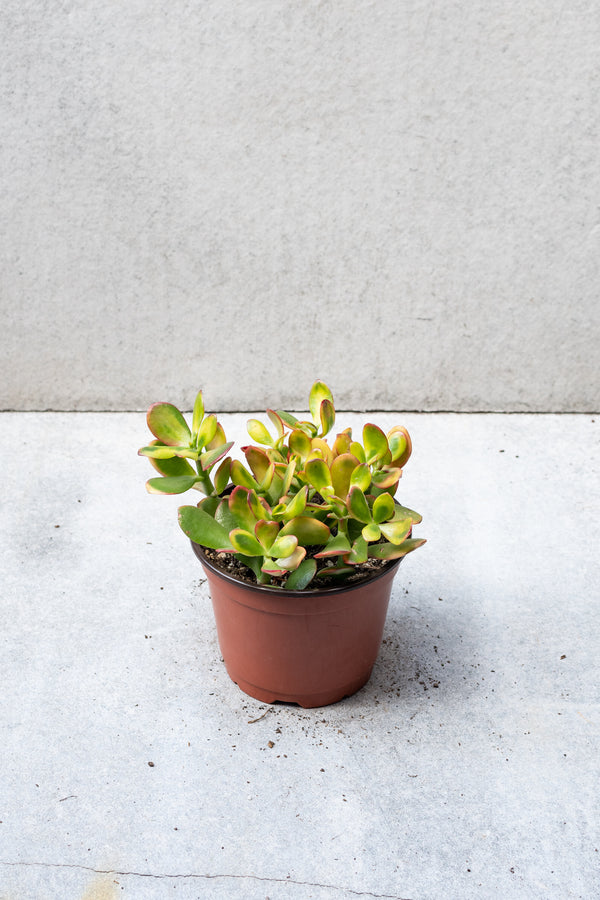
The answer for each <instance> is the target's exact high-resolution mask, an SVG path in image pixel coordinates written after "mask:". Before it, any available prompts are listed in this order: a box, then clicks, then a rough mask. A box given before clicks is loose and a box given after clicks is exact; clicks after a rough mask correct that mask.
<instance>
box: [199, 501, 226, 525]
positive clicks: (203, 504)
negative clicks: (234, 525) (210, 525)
mask: <svg viewBox="0 0 600 900" xmlns="http://www.w3.org/2000/svg"><path fill="white" fill-rule="evenodd" d="M219 502H220V501H219V498H218V497H204V498H203V499H202V500H201V501H200V503H198V504H197V505H198V507H199V508H200V509H203V510H204V512H207V513H208V514H209V516H212V517H213V519H214V517H215V513H216V512H217V507H218V506H219ZM221 524H222V523H221Z"/></svg>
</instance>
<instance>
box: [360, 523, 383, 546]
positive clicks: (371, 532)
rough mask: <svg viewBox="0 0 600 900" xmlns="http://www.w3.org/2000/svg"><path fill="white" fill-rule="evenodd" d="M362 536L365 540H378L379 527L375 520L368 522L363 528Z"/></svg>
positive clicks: (379, 534)
mask: <svg viewBox="0 0 600 900" xmlns="http://www.w3.org/2000/svg"><path fill="white" fill-rule="evenodd" d="M362 536H363V537H364V539H365V541H369V542H372V541H378V540H379V538H380V537H381V529H380V527H379V525H377V524H376V523H375V522H370V523H369V524H368V525H365V527H364V528H363V530H362Z"/></svg>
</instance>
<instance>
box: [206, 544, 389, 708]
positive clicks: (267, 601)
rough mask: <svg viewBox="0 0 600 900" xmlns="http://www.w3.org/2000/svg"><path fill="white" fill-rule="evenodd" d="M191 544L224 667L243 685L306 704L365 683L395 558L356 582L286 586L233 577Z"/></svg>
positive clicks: (253, 692)
mask: <svg viewBox="0 0 600 900" xmlns="http://www.w3.org/2000/svg"><path fill="white" fill-rule="evenodd" d="M192 547H193V550H194V553H195V554H196V556H197V557H198V559H199V560H200V562H201V563H202V567H203V569H204V572H205V574H206V577H207V579H208V584H209V588H210V596H211V600H212V605H213V610H214V614H215V621H216V625H217V636H218V639H219V646H220V648H221V653H222V655H223V660H224V662H225V667H226V669H227V672H228V674H229V677H230V678H231V679H232V681H234V682H235V683H236V684H237V685H238V686H239V687H240V688H241V689H242V691H244V692H245V693H246V694H249V695H250V696H251V697H254V698H255V699H256V700H261V701H262V702H263V703H274V702H275V701H283V702H286V703H297V704H299V705H300V706H303V707H305V708H309V707H315V706H327V705H328V704H330V703H335V702H336V701H338V700H341V699H342V698H344V697H348V696H350V695H351V694H354V693H356V691H358V690H360V688H361V687H363V686H364V685H365V684H366V683H367V681H368V680H369V678H370V676H371V671H372V669H373V666H374V664H375V660H376V659H377V654H378V653H379V648H380V646H381V639H382V637H383V629H384V625H385V618H386V614H387V609H388V604H389V600H390V594H391V589H392V582H393V580H394V575H395V574H396V571H397V569H398V566H399V564H400V563H401V562H402V560H401V559H398V560H395V561H393V562H391V563H390V564H389V565H388V566H387V567H386V568H385V569H383V570H381V571H380V572H377V573H376V574H374V575H373V576H372V577H371V578H369V579H368V580H365V581H362V582H360V583H358V584H354V585H345V586H343V587H333V588H320V589H318V590H304V591H285V590H282V589H281V588H273V587H269V586H266V585H252V584H248V583H246V582H242V581H238V580H237V579H235V578H233V577H232V576H231V575H229V574H228V573H227V572H225V571H223V570H222V569H219V568H218V567H217V566H215V565H214V564H213V563H212V562H211V560H209V559H208V558H207V557H206V556H205V554H204V551H203V548H202V547H201V546H200V545H199V544H195V543H194V542H192Z"/></svg>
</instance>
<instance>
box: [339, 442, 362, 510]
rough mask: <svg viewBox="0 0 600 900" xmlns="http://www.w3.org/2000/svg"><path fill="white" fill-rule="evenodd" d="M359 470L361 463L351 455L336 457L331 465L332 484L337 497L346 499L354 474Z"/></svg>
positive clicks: (343, 454)
mask: <svg viewBox="0 0 600 900" xmlns="http://www.w3.org/2000/svg"><path fill="white" fill-rule="evenodd" d="M357 468H359V462H358V460H357V458H356V457H355V456H352V454H351V453H342V454H341V455H340V456H336V457H335V459H334V460H333V462H332V463H331V483H332V484H333V490H334V493H335V495H336V497H341V499H342V500H345V499H346V496H347V494H348V491H349V490H350V485H351V483H352V473H353V472H354V470H355V469H357ZM365 468H366V467H365Z"/></svg>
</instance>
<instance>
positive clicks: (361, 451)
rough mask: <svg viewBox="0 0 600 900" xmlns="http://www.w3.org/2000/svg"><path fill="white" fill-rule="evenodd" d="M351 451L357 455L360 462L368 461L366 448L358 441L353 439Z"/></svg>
mask: <svg viewBox="0 0 600 900" xmlns="http://www.w3.org/2000/svg"><path fill="white" fill-rule="evenodd" d="M350 453H351V454H352V456H355V457H356V458H357V460H358V461H359V462H360V463H366V461H367V455H366V453H365V448H364V447H363V445H362V444H360V443H359V442H358V441H352V443H351V444H350Z"/></svg>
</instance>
